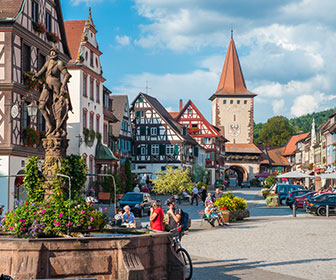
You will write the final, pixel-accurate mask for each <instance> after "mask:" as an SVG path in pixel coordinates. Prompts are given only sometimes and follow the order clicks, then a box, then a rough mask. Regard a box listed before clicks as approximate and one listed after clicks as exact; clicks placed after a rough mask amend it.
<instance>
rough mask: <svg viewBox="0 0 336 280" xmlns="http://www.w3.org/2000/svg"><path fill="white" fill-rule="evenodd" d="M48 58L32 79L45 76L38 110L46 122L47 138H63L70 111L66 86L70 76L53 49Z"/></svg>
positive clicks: (65, 133)
mask: <svg viewBox="0 0 336 280" xmlns="http://www.w3.org/2000/svg"><path fill="white" fill-rule="evenodd" d="M49 57H50V59H49V60H48V61H47V62H46V63H45V64H44V65H43V66H42V68H41V69H40V71H38V73H37V74H36V75H34V78H40V77H41V76H42V75H43V74H45V82H44V83H43V89H42V92H41V95H40V99H39V109H40V111H41V113H42V115H43V117H44V119H45V121H46V126H47V136H49V135H51V136H56V137H65V136H66V135H67V132H66V120H67V118H68V112H69V110H72V107H71V102H70V96H69V91H68V86H67V83H68V81H69V79H70V78H71V75H70V73H69V72H68V70H67V69H66V67H65V66H64V64H63V62H62V61H61V60H59V59H58V50H57V49H56V48H55V47H54V48H52V49H50V51H49ZM61 74H62V75H63V82H62V81H61Z"/></svg>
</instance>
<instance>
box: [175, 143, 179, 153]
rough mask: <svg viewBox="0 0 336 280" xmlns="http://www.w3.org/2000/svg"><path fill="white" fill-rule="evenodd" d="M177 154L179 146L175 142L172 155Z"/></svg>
mask: <svg viewBox="0 0 336 280" xmlns="http://www.w3.org/2000/svg"><path fill="white" fill-rule="evenodd" d="M178 154H179V146H178V145H177V144H175V145H174V155H178Z"/></svg>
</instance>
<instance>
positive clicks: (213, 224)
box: [198, 210, 216, 227]
mask: <svg viewBox="0 0 336 280" xmlns="http://www.w3.org/2000/svg"><path fill="white" fill-rule="evenodd" d="M198 214H199V215H200V217H201V219H203V221H206V222H208V223H209V224H210V225H211V226H212V227H215V222H216V218H207V216H206V215H205V213H204V211H203V210H199V211H198Z"/></svg>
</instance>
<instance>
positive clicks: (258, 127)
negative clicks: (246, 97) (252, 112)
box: [253, 123, 264, 144]
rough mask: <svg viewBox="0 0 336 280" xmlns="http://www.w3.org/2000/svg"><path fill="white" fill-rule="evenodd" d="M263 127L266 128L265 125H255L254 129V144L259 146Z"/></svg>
mask: <svg viewBox="0 0 336 280" xmlns="http://www.w3.org/2000/svg"><path fill="white" fill-rule="evenodd" d="M263 127H264V124H263V123H254V127H253V139H254V141H253V142H254V144H258V142H257V139H258V138H259V136H260V134H261V131H262V129H263Z"/></svg>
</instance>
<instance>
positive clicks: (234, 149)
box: [225, 143, 262, 154]
mask: <svg viewBox="0 0 336 280" xmlns="http://www.w3.org/2000/svg"><path fill="white" fill-rule="evenodd" d="M225 152H226V153H247V154H262V151H260V149H259V148H258V147H257V146H256V145H254V144H228V143H226V144H225Z"/></svg>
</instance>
